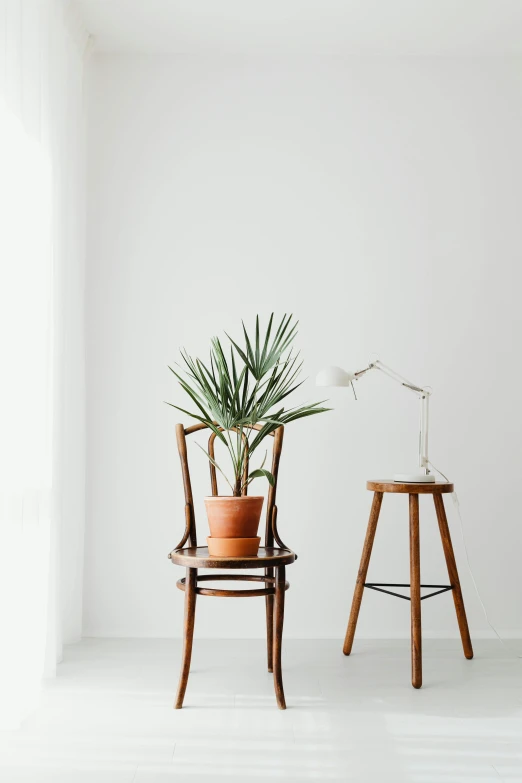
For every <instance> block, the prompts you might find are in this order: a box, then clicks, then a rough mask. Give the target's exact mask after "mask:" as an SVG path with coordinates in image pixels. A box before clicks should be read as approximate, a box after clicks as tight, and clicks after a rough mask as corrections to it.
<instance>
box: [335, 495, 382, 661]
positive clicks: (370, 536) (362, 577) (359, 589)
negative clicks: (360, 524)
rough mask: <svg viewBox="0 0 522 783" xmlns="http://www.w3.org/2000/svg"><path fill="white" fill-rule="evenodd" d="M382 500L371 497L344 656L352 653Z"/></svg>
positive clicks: (380, 496) (374, 496) (379, 496)
mask: <svg viewBox="0 0 522 783" xmlns="http://www.w3.org/2000/svg"><path fill="white" fill-rule="evenodd" d="M382 498H383V493H382V492H375V493H374V495H373V502H372V510H371V511H370V519H369V521H368V529H367V531H366V538H365V540H364V546H363V551H362V556H361V563H360V565H359V572H358V574H357V581H356V582H355V590H354V594H353V599H352V608H351V611H350V619H349V620H348V627H347V629H346V636H345V639H344V645H343V653H344V654H345V655H350V653H351V651H352V644H353V637H354V636H355V628H356V627H357V618H358V617H359V609H360V608H361V601H362V597H363V592H364V583H365V582H366V574H367V573H368V566H369V564H370V557H371V554H372V548H373V541H374V538H375V531H376V530H377V522H378V521H379V514H380V511H381V505H382Z"/></svg>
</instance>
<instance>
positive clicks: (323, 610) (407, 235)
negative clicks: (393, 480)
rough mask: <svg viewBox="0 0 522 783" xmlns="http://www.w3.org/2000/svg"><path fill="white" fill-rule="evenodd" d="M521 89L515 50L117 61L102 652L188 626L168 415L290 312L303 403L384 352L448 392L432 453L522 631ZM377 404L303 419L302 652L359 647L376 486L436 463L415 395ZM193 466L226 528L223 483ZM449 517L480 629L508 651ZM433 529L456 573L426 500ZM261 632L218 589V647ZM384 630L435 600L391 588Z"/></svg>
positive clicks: (383, 565)
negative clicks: (421, 444) (488, 55)
mask: <svg viewBox="0 0 522 783" xmlns="http://www.w3.org/2000/svg"><path fill="white" fill-rule="evenodd" d="M521 89H522V62H521V61H520V60H502V59H500V58H497V59H493V58H492V59H483V60H471V59H467V60H457V59H455V60H452V59H444V58H438V59H422V60H417V59H407V60H404V61H400V60H395V61H393V60H380V61H379V60H375V61H372V60H364V59H360V60H353V61H349V60H347V61H342V60H333V59H332V60H331V61H324V60H322V61H320V60H313V59H309V60H304V59H294V60H286V61H285V60H279V61H268V60H262V59H257V60H256V59H252V60H248V59H240V58H236V59H232V58H231V59H226V58H221V59H219V58H214V59H208V60H205V59H197V58H189V57H185V58H184V57H170V58H169V57H160V56H158V57H148V58H147V57H139V56H136V57H134V56H102V55H99V56H96V57H94V58H93V59H92V61H91V63H90V84H89V167H88V168H89V182H88V198H89V210H88V250H87V254H88V264H87V266H88V275H87V335H88V356H87V384H88V386H87V422H88V428H87V430H88V524H87V531H86V542H85V549H86V563H85V585H84V634H85V635H99V636H178V635H180V632H181V627H182V612H183V598H182V595H181V594H180V593H179V592H178V591H177V590H176V589H175V580H176V579H177V578H179V577H180V576H181V575H182V573H181V570H180V569H175V568H174V567H173V566H172V565H171V564H170V563H169V561H168V560H167V553H168V552H169V550H170V549H171V548H172V546H173V545H174V544H175V543H176V542H177V541H178V539H179V538H180V536H181V532H182V529H183V499H182V488H181V481H180V476H179V466H178V458H177V453H176V447H175V438H174V424H175V422H176V421H177V420H178V415H177V414H176V412H175V411H173V410H172V409H171V408H168V407H167V406H166V405H164V404H163V400H170V401H174V400H178V401H181V400H182V399H183V397H182V396H181V392H180V391H178V390H177V388H176V385H175V383H174V378H173V376H171V374H170V373H169V371H168V370H167V364H169V363H172V362H174V361H176V359H177V353H178V348H179V346H185V347H186V348H187V349H188V350H189V352H194V353H204V352H205V351H206V350H207V345H208V341H209V338H210V337H211V336H212V335H213V334H216V333H219V334H221V333H222V332H223V330H225V329H226V330H227V331H232V333H236V334H237V331H238V324H239V320H240V318H241V317H243V318H245V319H247V320H250V321H252V319H253V317H254V316H255V313H256V312H259V313H261V314H262V315H264V316H267V315H268V314H269V313H270V312H271V311H272V310H274V311H276V313H278V314H282V313H283V312H294V313H295V314H296V315H297V316H298V317H299V319H300V321H301V329H300V335H299V339H298V343H299V346H300V347H301V348H302V353H303V357H304V359H305V363H306V369H307V371H308V374H309V375H310V378H311V379H310V380H309V381H308V382H307V383H306V384H305V386H304V387H303V390H302V394H301V395H299V394H298V395H297V398H298V400H299V399H301V400H311V399H317V398H321V396H322V392H323V390H316V389H315V388H314V386H313V381H312V379H313V376H314V374H315V372H316V371H317V369H319V368H320V367H321V366H322V365H324V364H330V363H336V364H341V365H344V366H346V367H350V366H351V367H353V368H358V367H361V366H363V365H364V364H365V362H366V361H367V359H368V357H369V355H370V354H371V353H372V352H377V353H378V354H379V355H380V357H381V358H382V359H383V361H385V362H386V363H388V364H390V365H391V366H392V367H394V368H396V369H397V370H398V371H399V372H402V373H403V374H405V375H406V376H408V377H411V379H412V380H413V381H414V382H416V383H420V384H431V385H432V386H433V389H434V394H433V398H432V437H431V457H432V459H433V461H434V462H435V464H437V465H438V466H439V467H441V469H442V470H444V471H445V472H446V473H447V474H449V476H450V477H451V478H452V479H453V480H454V481H455V483H456V487H457V490H458V492H459V496H460V501H461V507H462V513H463V519H464V528H465V535H466V540H467V543H468V549H469V555H470V560H471V563H472V566H473V570H474V573H475V576H476V579H477V582H478V585H479V588H480V590H481V593H482V596H483V599H484V602H485V604H486V607H487V609H488V611H489V614H490V618H491V620H492V622H493V623H494V624H495V625H496V626H497V627H498V628H499V630H500V631H501V632H502V633H504V634H506V635H520V633H521V632H522V611H521V603H520V601H521V599H520V596H521V591H520V568H519V564H520V551H521V550H520V547H521V544H522V540H521V533H520V513H519V498H518V494H519V492H518V487H517V485H518V476H519V471H520V466H521V460H520V455H519V448H520V447H519V444H520V435H521V432H520V430H521V425H520V415H519V402H518V398H519V385H520V364H519V361H518V357H519V345H520V307H519V290H520V283H521V272H520V246H521V243H520V240H521V224H520V215H519V212H520V203H521V197H522V151H521V147H520V138H522V111H521V100H520V98H521ZM357 390H358V396H359V400H358V402H354V400H353V397H352V396H351V395H350V394H347V393H345V392H344V391H343V390H333V391H332V393H331V394H330V399H331V401H332V403H333V405H334V407H335V411H334V412H332V413H330V414H327V415H324V416H320V417H319V416H318V417H315V418H312V419H310V420H305V421H303V422H296V423H295V424H293V425H290V426H289V428H288V429H287V433H286V439H285V447H284V450H283V458H282V464H281V473H280V493H279V503H278V505H279V522H280V528H281V534H282V536H283V538H284V539H285V540H286V541H287V542H288V543H289V544H290V545H291V546H293V547H294V548H295V550H296V551H297V552H298V554H299V560H298V562H297V563H296V564H295V565H294V566H292V567H291V568H289V579H290V582H291V585H292V587H291V590H290V592H289V593H288V594H287V613H286V633H287V634H288V635H289V636H294V637H341V636H342V635H343V633H344V630H345V625H346V621H347V618H348V612H349V608H350V601H351V595H352V589H353V583H354V580H355V576H356V572H357V567H358V561H359V556H360V551H361V547H362V542H363V538H364V533H365V528H366V522H367V517H368V512H369V508H370V502H371V496H370V494H369V493H368V492H367V491H366V489H365V481H366V479H368V478H372V477H385V476H389V475H390V474H392V473H393V472H394V471H397V470H407V469H408V467H410V466H412V465H414V464H415V459H416V433H417V430H416V427H417V402H416V400H415V398H414V397H413V396H410V395H409V394H408V393H406V392H404V391H403V390H402V389H400V388H399V387H398V386H395V385H394V384H393V383H392V382H391V381H389V380H388V379H387V378H385V377H383V376H380V375H379V374H375V375H373V376H372V375H370V376H369V377H367V378H365V379H364V380H363V381H361V382H360V383H359V384H358V387H357ZM318 392H319V394H318ZM191 454H192V457H193V465H194V469H195V470H196V472H197V474H198V477H201V481H198V482H197V485H196V492H197V496H198V498H199V501H200V502H199V509H200V513H199V527H200V536H201V538H203V537H204V536H205V535H206V530H205V528H206V520H205V517H204V512H203V508H202V506H203V504H202V502H201V498H202V496H203V494H205V492H206V491H207V489H206V485H204V484H203V477H206V475H207V466H206V465H205V464H204V460H203V457H202V455H201V454H200V453H199V452H198V450H197V449H196V447H195V446H193V447H192V452H191ZM447 508H448V516H449V519H450V527H451V530H452V534H453V537H454V543H455V549H456V555H457V559H458V564H459V567H460V572H461V578H462V582H463V589H464V595H465V599H466V604H467V608H468V615H469V619H470V624H471V628H472V632H473V633H475V634H484V635H487V634H488V633H490V631H489V629H488V626H487V624H486V622H485V619H484V616H483V614H482V612H481V609H480V606H479V604H478V601H477V598H476V596H475V594H474V591H473V587H472V584H471V581H470V578H469V574H468V571H467V568H466V563H465V557H464V552H463V548H462V541H461V537H460V532H459V526H458V520H457V517H456V514H455V511H454V509H453V505H452V504H451V501H449V502H448V503H447ZM407 514H408V511H407V500H406V498H404V497H386V498H385V502H384V505H383V511H382V515H381V523H380V529H379V531H378V535H377V540H376V546H375V549H374V557H373V561H372V565H371V569H370V577H371V578H372V579H373V580H374V581H384V582H385V581H391V582H393V581H398V582H401V581H406V582H407V581H408V573H409V571H408V523H407ZM421 522H422V525H421V551H422V579H423V581H425V582H428V583H429V582H435V583H438V582H441V583H444V582H445V581H446V574H445V566H444V560H443V556H442V551H441V546H440V540H439V537H438V533H437V527H436V521H435V515H434V511H433V508H432V504H431V503H430V502H429V499H428V498H423V499H421ZM322 545H324V546H322ZM322 553H325V554H324V559H322V558H323V555H322ZM263 615H264V602H262V601H259V602H254V601H244V602H243V601H233V602H227V601H213V600H212V599H201V600H200V601H199V604H198V615H197V621H196V633H197V635H199V636H202V637H212V636H215V637H217V636H225V637H227V636H262V635H264V618H263ZM423 623H424V629H425V633H426V635H429V634H432V635H440V636H452V635H455V634H456V633H457V626H456V621H455V616H454V611H453V606H452V601H451V597H450V596H449V595H443V596H441V597H439V598H437V599H433V600H432V601H428V602H425V604H423ZM359 631H360V634H361V635H366V636H383V637H391V636H407V635H408V634H409V605H408V604H407V603H406V602H405V601H398V600H393V599H392V598H389V597H387V596H383V595H379V594H375V593H370V591H367V593H366V595H365V598H364V601H363V607H362V611H361V615H360V623H359Z"/></svg>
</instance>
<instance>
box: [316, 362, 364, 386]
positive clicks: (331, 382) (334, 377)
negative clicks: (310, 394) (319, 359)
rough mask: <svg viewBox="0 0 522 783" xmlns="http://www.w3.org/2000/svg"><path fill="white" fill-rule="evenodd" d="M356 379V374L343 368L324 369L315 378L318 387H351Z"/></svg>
mask: <svg viewBox="0 0 522 783" xmlns="http://www.w3.org/2000/svg"><path fill="white" fill-rule="evenodd" d="M354 378H355V373H353V372H347V371H346V370H343V369H342V368H341V367H335V366H333V367H323V369H322V370H320V372H318V373H317V375H316V378H315V385H316V386H349V385H350V384H351V382H352V381H353V380H354Z"/></svg>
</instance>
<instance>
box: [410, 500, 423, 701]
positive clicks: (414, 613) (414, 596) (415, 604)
mask: <svg viewBox="0 0 522 783" xmlns="http://www.w3.org/2000/svg"><path fill="white" fill-rule="evenodd" d="M420 583H421V579H420V539H419V496H418V495H410V600H411V684H412V685H413V687H414V688H420V687H421V685H422V628H421V588H420Z"/></svg>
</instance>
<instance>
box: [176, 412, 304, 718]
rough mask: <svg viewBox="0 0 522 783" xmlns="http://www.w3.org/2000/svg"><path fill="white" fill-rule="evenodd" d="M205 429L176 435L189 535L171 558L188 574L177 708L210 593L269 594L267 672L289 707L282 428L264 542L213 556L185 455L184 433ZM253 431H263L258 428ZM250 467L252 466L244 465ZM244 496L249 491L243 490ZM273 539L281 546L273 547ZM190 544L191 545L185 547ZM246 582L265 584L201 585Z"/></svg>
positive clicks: (183, 582)
mask: <svg viewBox="0 0 522 783" xmlns="http://www.w3.org/2000/svg"><path fill="white" fill-rule="evenodd" d="M203 429H207V425H206V424H195V425H193V426H191V427H188V428H187V429H185V428H184V427H183V425H182V424H177V425H176V439H177V443H178V451H179V456H180V460H181V470H182V473H183V486H184V489H185V533H184V534H183V538H182V539H181V541H180V542H179V544H178V546H177V547H176V548H175V549H174V550H173V551H172V552H171V553H170V554H169V558H170V560H171V561H172V562H173V563H175V564H176V565H181V566H185V568H186V577H185V578H183V579H179V580H178V582H177V587H178V588H179V589H180V590H183V591H184V592H185V621H184V628H183V659H182V664H181V674H180V678H179V685H178V692H177V695H176V702H175V705H174V706H175V709H177V710H178V709H181V707H182V706H183V699H184V696H185V690H186V687H187V682H188V676H189V671H190V658H191V654H192V639H193V635H194V618H195V611H196V596H197V595H210V596H220V597H225V598H251V597H254V596H260V595H262V596H265V604H266V631H267V656H268V671H269V672H273V674H274V688H275V694H276V699H277V706H278V707H279V709H281V710H284V709H286V703H285V694H284V691H283V678H282V674H281V640H282V636H283V618H284V608H285V590H288V588H289V586H290V585H289V583H288V582H287V581H286V578H285V567H286V566H287V565H289V564H290V563H293V562H294V560H296V559H297V555H295V554H294V552H292V550H290V549H288V547H286V546H285V545H284V544H283V542H282V541H281V538H280V536H279V533H278V530H277V506H276V503H275V501H276V492H277V476H278V471H279V460H280V457H281V448H282V445H283V435H284V427H282V426H281V427H278V428H277V429H276V430H275V431H274V432H273V433H272V437H273V439H274V442H273V449H272V474H273V476H274V478H275V483H274V486H273V487H270V488H269V491H268V498H267V509H266V532H265V546H264V547H263V548H260V549H259V552H258V554H257V556H255V557H239V558H238V557H211V556H210V555H209V553H208V548H207V547H204V546H198V542H197V534H196V517H195V514H194V501H193V497H192V487H191V482H190V473H189V466H188V458H187V443H186V436H187V435H191V434H192V433H194V432H198V431H199V430H203ZM253 429H260V427H259V426H254V427H253ZM215 438H216V435H215V433H212V434H211V435H210V438H209V454H211V455H213V453H214V440H215ZM209 464H210V484H211V490H212V495H217V494H218V486H217V476H216V469H215V467H214V466H213V465H212V464H211V463H209ZM246 470H248V466H246ZM243 494H245V495H246V494H247V489H246V488H245V489H244V492H243ZM274 541H275V543H276V544H277V545H278V547H274ZM187 542H188V544H189V546H188V547H185V544H186V543H187ZM198 568H215V569H219V568H224V569H237V568H262V569H264V574H261V575H257V574H252V575H250V574H248V575H247V574H210V575H198ZM215 580H216V581H221V580H226V581H247V582H261V583H262V584H263V587H261V588H256V589H248V590H221V589H218V588H214V587H204V586H203V587H200V586H199V584H200V583H201V582H203V583H206V582H209V581H215Z"/></svg>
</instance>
